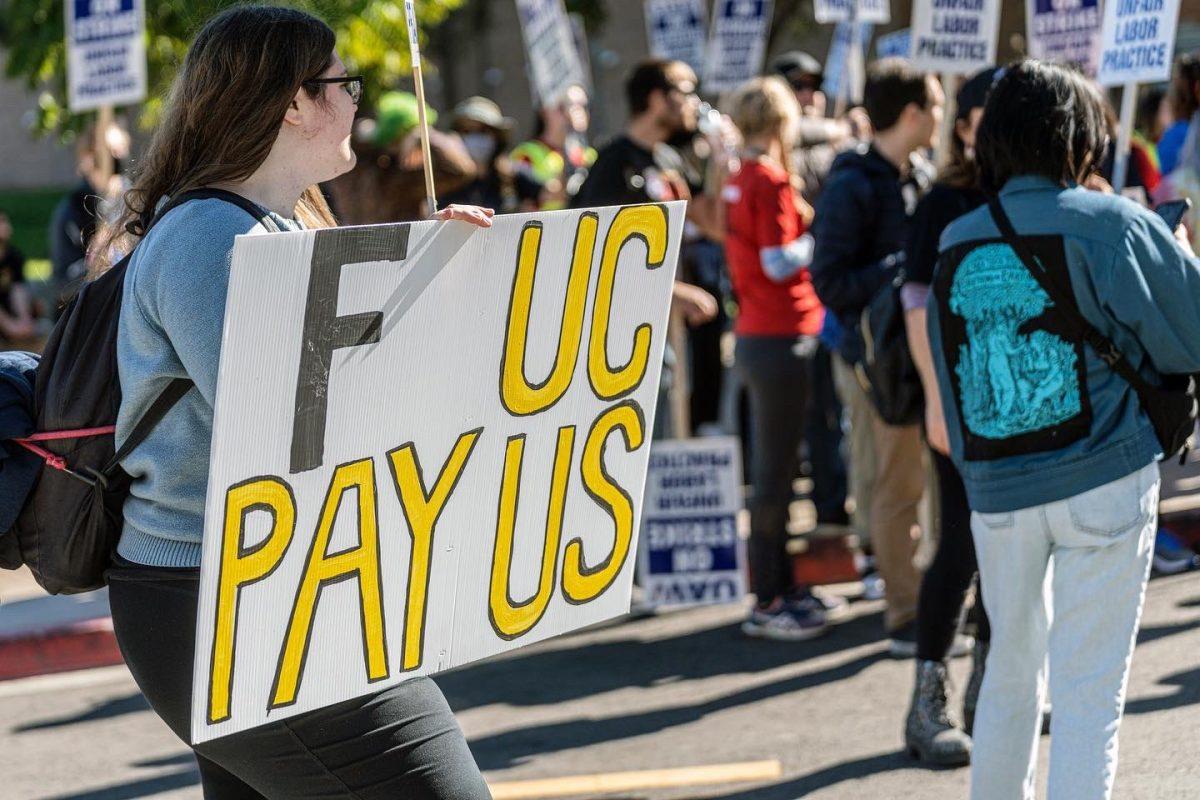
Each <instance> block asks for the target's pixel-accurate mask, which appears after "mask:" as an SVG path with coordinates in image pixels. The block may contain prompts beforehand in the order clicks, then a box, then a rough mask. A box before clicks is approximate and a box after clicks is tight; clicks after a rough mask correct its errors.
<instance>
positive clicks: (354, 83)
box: [302, 75, 363, 105]
mask: <svg viewBox="0 0 1200 800" xmlns="http://www.w3.org/2000/svg"><path fill="white" fill-rule="evenodd" d="M324 83H340V84H341V85H342V88H343V89H345V90H346V94H348V95H350V100H351V102H353V103H354V105H358V103H359V101H360V100H362V94H363V79H362V76H361V75H343V76H342V77H340V78H309V79H308V80H306V81H304V82H303V84H302V85H304V86H317V85H320V84H324Z"/></svg>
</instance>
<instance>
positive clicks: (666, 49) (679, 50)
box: [646, 0, 706, 73]
mask: <svg viewBox="0 0 1200 800" xmlns="http://www.w3.org/2000/svg"><path fill="white" fill-rule="evenodd" d="M704 14H705V12H704V0H646V40H647V41H648V42H649V44H650V55H652V56H654V57H655V58H668V59H671V60H672V61H682V62H684V63H685V64H688V65H689V66H690V67H691V68H692V69H693V70H695V71H696V72H697V73H700V72H702V71H703V69H704V43H705V41H706V40H705V33H704Z"/></svg>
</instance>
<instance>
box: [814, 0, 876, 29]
mask: <svg viewBox="0 0 1200 800" xmlns="http://www.w3.org/2000/svg"><path fill="white" fill-rule="evenodd" d="M855 5H857V6H858V9H857V11H858V14H857V17H858V21H859V22H873V23H878V24H880V25H886V24H888V23H889V22H891V21H892V6H891V2H890V0H815V2H814V3H813V17H814V18H815V19H816V20H817V22H819V23H820V24H822V25H827V24H829V23H831V22H851V21H853V20H854V18H855V8H854V7H855Z"/></svg>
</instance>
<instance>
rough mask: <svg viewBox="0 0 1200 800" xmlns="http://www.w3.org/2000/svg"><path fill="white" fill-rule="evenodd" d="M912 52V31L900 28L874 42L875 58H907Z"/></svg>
mask: <svg viewBox="0 0 1200 800" xmlns="http://www.w3.org/2000/svg"><path fill="white" fill-rule="evenodd" d="M911 52H912V29H911V28H901V29H900V30H898V31H892V32H891V33H885V34H884V35H882V36H880V37H879V38H878V39H876V40H875V57H876V58H893V57H898V58H908V56H909V53H911Z"/></svg>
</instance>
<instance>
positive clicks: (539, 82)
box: [517, 0, 589, 104]
mask: <svg viewBox="0 0 1200 800" xmlns="http://www.w3.org/2000/svg"><path fill="white" fill-rule="evenodd" d="M517 15H518V16H519V17H520V18H521V35H522V36H523V37H524V38H525V52H526V54H527V55H528V57H529V69H530V72H531V73H532V75H533V89H534V94H535V99H536V100H537V101H538V102H539V103H543V104H550V103H554V102H556V101H557V100H558V99H559V98H560V97H561V96H562V95H563V93H564V92H566V91H567V90H568V89H570V88H571V87H572V86H583V87H587V86H588V85H589V81H588V79H587V75H586V74H585V73H584V70H583V63H582V62H581V61H580V59H579V51H578V50H576V48H575V37H574V33H573V32H572V30H571V21H570V20H569V19H568V18H567V12H566V9H565V8H563V4H562V0H517Z"/></svg>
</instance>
